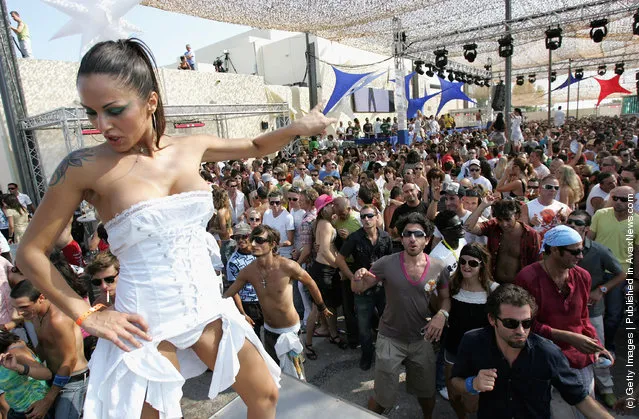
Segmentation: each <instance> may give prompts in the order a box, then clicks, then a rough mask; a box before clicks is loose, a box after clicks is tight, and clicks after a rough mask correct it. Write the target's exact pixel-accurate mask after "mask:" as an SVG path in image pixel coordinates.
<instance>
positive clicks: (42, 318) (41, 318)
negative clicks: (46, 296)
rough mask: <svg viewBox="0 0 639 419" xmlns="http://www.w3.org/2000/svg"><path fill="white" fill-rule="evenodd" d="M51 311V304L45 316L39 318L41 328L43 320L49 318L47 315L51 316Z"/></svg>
mask: <svg viewBox="0 0 639 419" xmlns="http://www.w3.org/2000/svg"><path fill="white" fill-rule="evenodd" d="M49 310H51V303H49V308H47V311H45V312H44V316H42V317H39V318H38V320H40V326H42V320H44V318H45V317H47V314H49Z"/></svg>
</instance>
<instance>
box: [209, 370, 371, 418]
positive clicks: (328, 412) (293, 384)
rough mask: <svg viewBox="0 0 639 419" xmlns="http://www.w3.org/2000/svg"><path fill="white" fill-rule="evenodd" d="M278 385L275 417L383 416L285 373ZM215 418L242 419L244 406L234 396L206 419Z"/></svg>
mask: <svg viewBox="0 0 639 419" xmlns="http://www.w3.org/2000/svg"><path fill="white" fill-rule="evenodd" d="M281 384H282V387H281V388H280V399H279V402H278V404H277V417H278V418H286V419H288V418H299V419H302V418H303V419H327V418H348V419H371V418H381V417H383V416H379V415H377V414H375V413H372V412H370V411H368V410H366V409H364V408H363V407H361V406H357V405H355V404H352V403H350V402H347V401H346V400H343V399H341V398H339V397H336V396H333V395H332V394H328V393H325V392H324V391H322V390H320V389H319V388H317V387H315V386H314V385H311V384H308V383H304V382H302V381H299V380H296V379H294V378H293V377H291V376H289V375H286V374H282V381H281ZM215 418H224V419H246V405H245V404H244V403H243V402H242V399H240V398H239V397H236V398H235V399H234V400H233V401H232V402H230V403H229V404H227V405H226V406H224V407H223V408H222V409H220V410H219V411H218V412H217V413H215V414H214V415H213V416H211V418H210V419H215Z"/></svg>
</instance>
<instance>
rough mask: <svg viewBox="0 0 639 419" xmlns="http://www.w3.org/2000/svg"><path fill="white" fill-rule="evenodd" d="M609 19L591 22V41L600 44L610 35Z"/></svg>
mask: <svg viewBox="0 0 639 419" xmlns="http://www.w3.org/2000/svg"><path fill="white" fill-rule="evenodd" d="M607 24H608V19H597V20H593V21H592V22H590V39H592V40H593V42H596V43H599V42H601V41H603V39H604V38H605V37H606V35H608V27H607V26H606V25H607Z"/></svg>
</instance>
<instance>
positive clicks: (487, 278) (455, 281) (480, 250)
mask: <svg viewBox="0 0 639 419" xmlns="http://www.w3.org/2000/svg"><path fill="white" fill-rule="evenodd" d="M462 256H470V257H473V258H475V259H479V260H480V261H481V265H480V266H479V275H478V276H479V283H480V284H481V286H482V288H484V290H485V291H486V294H490V285H491V283H492V282H493V278H492V274H491V272H492V270H491V268H490V254H489V253H488V249H486V246H484V245H483V244H480V243H470V244H467V245H466V246H464V247H463V248H462V250H461V252H460V254H459V257H460V258H461V257H462ZM462 281H463V276H462V273H461V264H457V269H455V272H454V273H453V275H452V277H451V279H450V295H451V296H453V295H456V294H457V293H458V292H459V290H460V289H461V285H462Z"/></svg>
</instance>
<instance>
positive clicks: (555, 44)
mask: <svg viewBox="0 0 639 419" xmlns="http://www.w3.org/2000/svg"><path fill="white" fill-rule="evenodd" d="M561 32H562V30H561V28H551V29H548V30H547V31H546V49H549V50H551V51H554V50H556V49H559V47H561V40H562V38H561Z"/></svg>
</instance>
